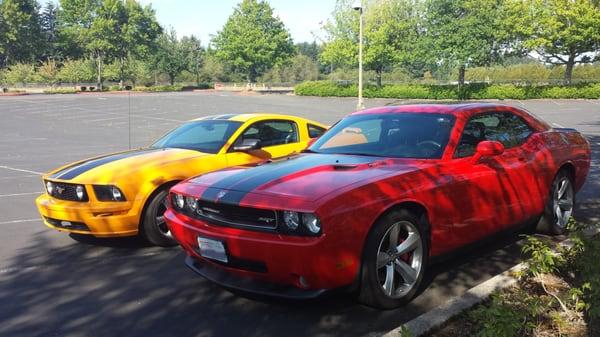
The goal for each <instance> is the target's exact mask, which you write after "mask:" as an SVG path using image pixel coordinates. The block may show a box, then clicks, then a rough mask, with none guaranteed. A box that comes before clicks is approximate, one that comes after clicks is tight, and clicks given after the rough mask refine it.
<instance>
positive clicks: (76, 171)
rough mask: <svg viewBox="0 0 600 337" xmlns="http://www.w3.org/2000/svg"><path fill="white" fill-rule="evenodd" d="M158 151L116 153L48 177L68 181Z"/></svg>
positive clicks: (151, 149) (145, 150)
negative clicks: (94, 170) (115, 163)
mask: <svg viewBox="0 0 600 337" xmlns="http://www.w3.org/2000/svg"><path fill="white" fill-rule="evenodd" d="M160 150H161V149H153V148H147V149H140V150H133V151H127V152H121V153H117V154H111V155H107V156H103V157H99V158H94V159H91V160H87V161H85V162H83V163H79V164H77V165H73V166H70V167H67V168H65V169H63V170H60V171H59V172H56V173H55V174H53V175H52V176H50V178H51V179H62V180H70V179H73V178H75V177H77V176H78V175H80V174H82V173H85V172H87V171H89V170H91V169H94V168H96V167H98V166H101V165H104V164H108V163H111V162H114V161H117V160H121V159H125V158H130V157H135V156H139V155H142V154H146V153H149V152H154V151H160Z"/></svg>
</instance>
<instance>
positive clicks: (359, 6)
mask: <svg viewBox="0 0 600 337" xmlns="http://www.w3.org/2000/svg"><path fill="white" fill-rule="evenodd" d="M352 9H354V10H356V11H358V21H359V24H358V26H359V29H358V103H357V104H356V108H357V109H358V110H362V109H364V108H365V105H364V104H363V97H362V91H363V78H362V77H363V70H362V68H363V64H362V62H363V61H362V54H363V6H362V3H361V1H360V0H358V1H355V2H354V5H352Z"/></svg>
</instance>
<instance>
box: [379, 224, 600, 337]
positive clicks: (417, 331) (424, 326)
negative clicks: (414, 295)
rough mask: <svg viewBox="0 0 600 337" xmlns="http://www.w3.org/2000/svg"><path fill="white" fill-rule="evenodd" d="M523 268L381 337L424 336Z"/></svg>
mask: <svg viewBox="0 0 600 337" xmlns="http://www.w3.org/2000/svg"><path fill="white" fill-rule="evenodd" d="M598 233H600V227H590V228H589V229H586V230H584V234H585V235H586V236H590V237H591V236H594V235H597V234H598ZM558 244H559V245H561V246H566V247H570V246H572V245H573V242H572V241H571V239H565V240H563V241H561V242H559V243H558ZM525 268H527V263H526V262H521V263H519V264H517V265H516V266H514V267H512V268H510V269H509V270H507V271H505V272H503V273H501V274H498V275H496V276H494V277H492V278H491V279H489V280H487V281H485V282H483V283H481V284H479V285H477V286H475V287H473V288H471V289H469V290H467V291H466V292H465V293H464V294H463V295H461V296H459V297H455V298H453V299H450V300H448V301H447V302H446V303H444V304H442V305H440V306H439V307H437V308H435V309H432V310H429V311H428V312H426V313H424V314H422V315H421V316H419V317H417V318H414V319H412V320H410V321H408V322H406V323H405V324H403V325H401V326H399V327H397V328H395V329H394V330H391V331H389V332H387V333H385V334H383V337H399V336H402V331H406V330H408V331H410V333H411V336H413V337H418V336H421V335H424V334H426V333H428V332H429V331H431V330H433V329H435V328H437V327H439V326H441V325H442V324H444V323H445V322H447V321H448V320H449V319H451V318H452V317H454V316H456V315H458V314H460V313H461V312H463V311H465V310H467V309H469V308H471V307H473V306H474V305H476V304H478V303H481V302H483V301H484V300H486V299H487V298H489V297H490V295H491V294H492V293H493V292H494V291H496V290H500V289H504V288H507V287H510V286H512V285H514V284H515V283H516V282H517V278H516V277H514V275H515V273H516V272H518V271H521V270H523V269H525Z"/></svg>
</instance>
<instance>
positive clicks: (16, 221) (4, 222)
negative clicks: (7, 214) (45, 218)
mask: <svg viewBox="0 0 600 337" xmlns="http://www.w3.org/2000/svg"><path fill="white" fill-rule="evenodd" d="M34 221H42V219H39V218H37V219H23V220H11V221H2V222H0V225H8V224H11V223H21V222H34Z"/></svg>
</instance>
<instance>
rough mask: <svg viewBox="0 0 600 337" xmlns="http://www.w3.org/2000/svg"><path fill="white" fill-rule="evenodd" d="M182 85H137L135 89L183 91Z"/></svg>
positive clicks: (139, 90)
mask: <svg viewBox="0 0 600 337" xmlns="http://www.w3.org/2000/svg"><path fill="white" fill-rule="evenodd" d="M182 90H183V86H182V85H157V86H153V87H135V88H133V91H138V92H169V91H182Z"/></svg>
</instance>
